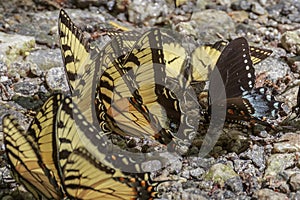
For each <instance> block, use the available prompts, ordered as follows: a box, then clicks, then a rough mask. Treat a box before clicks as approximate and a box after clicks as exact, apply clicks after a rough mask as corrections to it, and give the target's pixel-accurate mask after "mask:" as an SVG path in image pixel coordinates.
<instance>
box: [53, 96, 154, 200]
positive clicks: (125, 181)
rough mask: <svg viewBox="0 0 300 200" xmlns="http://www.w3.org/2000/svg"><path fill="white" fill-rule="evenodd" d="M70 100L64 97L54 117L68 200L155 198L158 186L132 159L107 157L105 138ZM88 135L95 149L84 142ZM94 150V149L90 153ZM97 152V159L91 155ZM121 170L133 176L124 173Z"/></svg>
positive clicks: (120, 156)
mask: <svg viewBox="0 0 300 200" xmlns="http://www.w3.org/2000/svg"><path fill="white" fill-rule="evenodd" d="M94 131H97V130H94V129H93V128H92V126H91V124H89V123H88V122H87V121H86V119H85V118H84V116H83V115H82V114H81V113H80V111H79V109H78V108H77V105H76V104H74V103H73V102H72V98H70V97H66V98H65V99H64V100H63V102H62V105H61V106H60V108H59V109H58V116H57V134H56V141H57V154H58V166H59V169H60V170H61V173H60V174H61V180H62V184H63V188H64V191H65V192H66V195H67V196H68V197H69V198H71V199H102V198H105V199H151V198H154V197H157V195H158V192H157V191H156V188H157V185H158V183H155V182H152V181H151V180H150V179H149V173H143V172H142V170H141V167H140V164H139V163H135V162H134V160H135V159H137V158H138V157H139V156H138V155H134V156H132V158H129V157H126V155H122V154H119V152H118V151H115V152H113V155H112V156H111V157H110V152H108V147H109V146H108V145H106V141H105V138H97V137H96V135H97V134H95V132H94ZM83 132H85V133H87V134H91V135H92V137H94V141H96V142H97V144H98V146H93V144H92V143H91V142H90V141H89V140H86V139H85V137H84V134H83ZM91 148H94V149H91ZM93 151H97V154H96V155H97V156H96V157H95V156H94V155H95V154H92V153H91V152H93ZM121 168H123V169H126V170H129V171H131V172H134V173H129V172H125V171H123V170H122V169H121Z"/></svg>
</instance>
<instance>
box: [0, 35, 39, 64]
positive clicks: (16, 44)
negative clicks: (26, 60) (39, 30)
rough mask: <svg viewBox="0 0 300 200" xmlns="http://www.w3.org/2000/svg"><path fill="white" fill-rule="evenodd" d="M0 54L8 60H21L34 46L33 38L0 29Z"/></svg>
mask: <svg viewBox="0 0 300 200" xmlns="http://www.w3.org/2000/svg"><path fill="white" fill-rule="evenodd" d="M0 41H1V42H0V55H4V56H5V57H6V59H7V63H6V64H8V62H12V61H16V60H21V59H22V58H23V57H24V56H26V55H28V52H30V51H31V50H32V49H33V48H34V47H35V38H34V37H31V36H24V35H18V34H6V33H3V32H1V31H0Z"/></svg>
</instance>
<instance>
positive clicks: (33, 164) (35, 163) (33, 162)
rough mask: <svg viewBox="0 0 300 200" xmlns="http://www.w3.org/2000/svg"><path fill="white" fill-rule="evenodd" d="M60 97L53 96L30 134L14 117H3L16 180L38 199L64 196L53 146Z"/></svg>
mask: <svg viewBox="0 0 300 200" xmlns="http://www.w3.org/2000/svg"><path fill="white" fill-rule="evenodd" d="M61 97H62V96H61V95H60V94H55V95H53V96H51V97H50V98H49V99H48V100H47V101H46V102H45V103H44V105H43V106H42V108H41V110H40V111H39V112H38V113H37V114H36V116H35V117H34V119H33V121H32V122H31V124H30V126H29V128H28V130H27V132H25V131H24V129H22V128H21V127H20V125H19V124H18V122H17V120H16V119H15V118H14V117H13V116H12V115H6V116H5V117H4V118H3V133H4V144H5V151H6V154H7V159H8V163H9V164H10V167H11V170H12V172H13V175H14V177H15V178H16V180H17V181H19V182H20V183H21V184H23V185H24V186H25V188H26V189H27V190H28V191H30V192H31V193H32V194H33V196H34V197H35V198H36V199H41V197H42V196H43V197H46V198H47V199H62V198H63V197H64V193H63V191H62V187H61V180H60V177H59V172H58V170H57V166H56V164H57V160H56V159H57V158H56V154H55V153H56V150H55V149H56V145H55V143H53V142H52V141H53V137H54V129H55V123H54V122H55V117H56V111H57V108H58V106H59V104H60V101H61Z"/></svg>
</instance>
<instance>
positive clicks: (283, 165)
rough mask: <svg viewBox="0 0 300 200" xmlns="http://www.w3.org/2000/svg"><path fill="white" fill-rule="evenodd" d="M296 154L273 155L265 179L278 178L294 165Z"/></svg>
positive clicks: (268, 161) (269, 160)
mask: <svg viewBox="0 0 300 200" xmlns="http://www.w3.org/2000/svg"><path fill="white" fill-rule="evenodd" d="M294 160H295V155H294V154H273V155H271V156H270V157H269V158H268V160H267V168H266V171H265V177H276V176H277V175H278V174H279V173H281V172H283V171H284V170H285V169H287V168H289V167H291V166H293V165H294Z"/></svg>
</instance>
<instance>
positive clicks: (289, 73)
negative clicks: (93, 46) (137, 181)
mask: <svg viewBox="0 0 300 200" xmlns="http://www.w3.org/2000/svg"><path fill="white" fill-rule="evenodd" d="M178 2H182V4H179V3H178V4H177V6H176V7H175V5H174V2H173V1H171V0H144V1H142V0H131V1H127V0H116V1H114V0H110V1H97V0H76V1H71V0H55V1H49V0H33V1H31V0H23V1H18V0H12V1H9V0H3V1H1V2H0V95H1V96H0V100H1V102H2V103H5V104H7V105H10V107H14V108H15V109H14V110H12V109H9V108H6V107H3V106H0V119H1V121H2V117H3V115H4V114H5V113H12V114H14V115H15V116H17V117H18V119H20V120H19V121H20V124H21V125H22V126H23V127H24V128H27V126H28V124H29V123H30V120H31V118H32V116H34V113H35V112H36V111H37V110H38V109H39V108H40V107H41V105H42V104H43V102H44V101H45V100H46V99H47V96H49V93H50V92H51V91H53V90H62V91H65V92H66V91H67V90H68V87H67V82H66V77H65V74H64V70H63V62H62V59H61V53H60V49H59V38H58V34H57V31H58V30H57V29H58V28H57V19H58V13H59V9H60V8H66V10H67V12H68V14H69V15H70V17H71V18H72V20H73V21H74V22H75V24H76V25H77V26H79V27H80V28H81V29H82V30H85V31H86V36H87V37H88V38H90V39H91V40H96V42H97V44H100V45H101V44H102V43H101V42H102V41H103V40H105V37H102V36H101V30H103V28H107V29H109V28H122V29H129V30H141V31H142V30H146V29H147V28H149V27H154V26H155V27H164V28H167V29H171V30H173V31H177V32H179V34H182V35H185V36H189V38H192V40H193V41H194V44H197V45H199V44H206V43H214V42H216V41H219V40H221V39H223V40H230V39H233V38H236V37H239V36H244V37H246V38H247V39H248V41H249V43H250V44H251V45H253V46H259V47H263V48H267V49H271V50H273V54H272V55H271V56H270V57H269V58H267V59H266V60H265V61H263V62H262V63H260V64H258V65H255V70H256V76H257V80H256V85H257V86H258V85H259V86H265V87H268V88H269V89H271V91H272V94H274V95H275V97H276V99H277V100H280V101H282V102H284V103H285V105H286V109H287V111H288V113H289V114H291V113H292V107H293V106H295V105H296V103H297V102H296V99H297V91H298V87H299V86H298V85H299V72H300V2H299V1H298V0H273V1H271V0H258V1H254V0H251V1H244V0H216V1H208V0H198V1H184V0H183V1H178ZM291 118H292V117H291V116H288V119H283V122H282V121H278V123H279V124H280V125H281V129H279V130H276V131H270V130H267V129H266V128H265V127H261V126H255V127H254V128H253V129H251V130H249V129H248V128H247V127H244V126H240V125H231V124H229V125H226V126H225V128H224V134H222V135H221V137H220V138H219V140H218V142H217V144H216V146H215V148H214V149H213V151H212V152H211V154H210V155H209V156H207V157H205V158H201V157H197V156H188V157H179V158H178V157H175V156H174V157H171V158H169V160H171V161H172V164H171V165H170V166H167V167H166V168H165V169H163V170H160V171H158V172H155V173H152V176H153V178H154V180H156V181H161V180H169V181H167V182H164V183H163V184H161V186H160V190H161V191H162V194H161V198H162V199H201V200H202V199H273V200H275V199H300V170H299V168H300V161H299V154H300V135H299V133H300V131H299V127H300V122H299V119H298V118H295V119H291ZM205 126H206V125H205V124H203V127H205ZM202 129H205V128H201V127H200V128H199V132H200V133H201V132H202ZM0 130H2V128H1V129H0ZM205 130H206V129H205ZM200 135H201V134H200ZM0 137H1V138H2V132H0ZM138 142H139V141H137V143H138ZM200 146H201V138H199V139H196V140H194V142H193V146H192V147H191V149H190V150H191V152H193V151H195V152H198V151H199V148H200ZM1 152H2V155H4V150H2V151H1ZM1 161H2V162H1V170H0V172H1V173H2V175H1V176H0V179H1V180H0V183H1V189H0V198H1V199H32V197H31V196H30V194H28V193H27V192H25V191H24V190H23V189H22V188H20V187H17V184H16V183H15V182H14V180H12V179H11V178H10V175H9V170H8V169H7V167H6V165H7V164H6V163H5V160H4V157H3V156H2V157H1ZM17 188H18V190H17Z"/></svg>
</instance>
